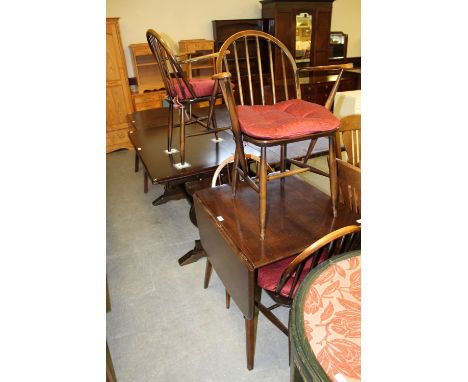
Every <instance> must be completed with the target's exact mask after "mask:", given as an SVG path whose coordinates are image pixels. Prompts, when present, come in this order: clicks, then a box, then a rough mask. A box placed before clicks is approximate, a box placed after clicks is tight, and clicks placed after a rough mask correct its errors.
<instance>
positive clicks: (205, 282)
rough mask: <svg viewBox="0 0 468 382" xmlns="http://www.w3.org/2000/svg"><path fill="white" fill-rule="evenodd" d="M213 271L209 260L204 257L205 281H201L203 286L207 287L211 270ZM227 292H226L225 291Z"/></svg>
mask: <svg viewBox="0 0 468 382" xmlns="http://www.w3.org/2000/svg"><path fill="white" fill-rule="evenodd" d="M212 271H213V266H212V265H211V263H210V260H208V259H206V267H205V281H204V283H203V288H205V289H206V288H208V285H209V284H210V278H211V272H212ZM226 293H227V292H226Z"/></svg>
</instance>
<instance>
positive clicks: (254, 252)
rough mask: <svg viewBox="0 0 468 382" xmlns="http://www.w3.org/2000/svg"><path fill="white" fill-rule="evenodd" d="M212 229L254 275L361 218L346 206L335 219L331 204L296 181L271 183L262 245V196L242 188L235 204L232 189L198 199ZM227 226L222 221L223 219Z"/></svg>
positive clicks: (203, 192)
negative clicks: (221, 236)
mask: <svg viewBox="0 0 468 382" xmlns="http://www.w3.org/2000/svg"><path fill="white" fill-rule="evenodd" d="M194 198H196V199H197V201H198V202H199V203H200V204H201V205H202V206H203V208H204V210H205V212H206V213H207V215H208V216H209V218H210V220H211V221H212V223H213V224H214V225H215V226H216V227H217V229H218V231H219V232H220V233H221V234H222V235H223V237H224V238H225V240H226V241H227V242H228V244H229V246H230V247H231V248H233V250H234V251H235V252H236V253H237V255H238V256H239V257H240V259H241V261H242V262H243V263H244V265H246V266H247V267H248V268H249V269H256V268H260V267H262V266H265V265H268V264H271V263H274V262H276V261H279V260H282V259H284V258H287V257H289V256H293V255H296V254H298V253H300V252H301V251H302V250H303V249H305V248H306V247H307V246H308V245H310V244H312V243H313V242H314V241H316V240H318V239H320V238H321V237H323V236H325V235H326V234H328V233H329V232H331V231H334V230H336V229H338V228H341V227H344V226H347V225H352V224H356V219H358V217H357V216H356V215H354V214H353V213H351V212H349V211H348V210H347V209H346V208H345V207H344V206H343V205H340V206H339V208H338V215H337V217H336V218H334V217H333V213H332V204H331V199H330V197H329V196H328V195H326V194H324V193H323V192H321V191H319V190H318V189H316V188H315V187H313V186H312V185H310V184H309V183H306V182H304V181H302V180H301V179H300V178H298V177H296V176H291V177H287V178H284V185H282V182H281V180H275V181H271V182H268V193H267V227H266V233H265V240H263V241H262V240H260V227H259V215H258V204H259V202H258V194H257V193H256V192H255V191H254V190H253V189H251V188H250V187H248V186H245V185H243V184H240V187H239V189H238V192H237V197H236V198H233V197H232V194H231V187H230V186H228V185H224V186H220V187H215V188H209V189H205V190H201V191H198V192H196V193H195V195H194ZM219 217H221V218H222V220H221V221H220V218H219Z"/></svg>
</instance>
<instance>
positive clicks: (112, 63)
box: [106, 17, 133, 152]
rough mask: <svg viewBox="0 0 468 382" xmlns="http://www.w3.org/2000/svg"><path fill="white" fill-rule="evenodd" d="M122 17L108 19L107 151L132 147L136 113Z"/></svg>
mask: <svg viewBox="0 0 468 382" xmlns="http://www.w3.org/2000/svg"><path fill="white" fill-rule="evenodd" d="M118 20H119V19H118V18H117V17H114V18H106V152H110V151H114V150H117V149H121V148H132V145H131V143H130V141H129V139H128V129H129V127H130V125H129V123H128V120H127V115H128V114H130V113H133V105H132V98H131V95H130V87H129V84H128V74H127V66H126V64H125V57H124V53H123V49H122V41H121V38H120V31H119V24H118Z"/></svg>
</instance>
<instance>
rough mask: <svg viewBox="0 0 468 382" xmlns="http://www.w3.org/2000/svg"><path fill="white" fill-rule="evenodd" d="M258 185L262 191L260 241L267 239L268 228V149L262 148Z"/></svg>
mask: <svg viewBox="0 0 468 382" xmlns="http://www.w3.org/2000/svg"><path fill="white" fill-rule="evenodd" d="M258 184H259V190H260V205H259V213H260V239H261V240H263V239H264V238H265V226H266V202H267V167H266V147H262V148H261V152H260V171H259V177H258Z"/></svg>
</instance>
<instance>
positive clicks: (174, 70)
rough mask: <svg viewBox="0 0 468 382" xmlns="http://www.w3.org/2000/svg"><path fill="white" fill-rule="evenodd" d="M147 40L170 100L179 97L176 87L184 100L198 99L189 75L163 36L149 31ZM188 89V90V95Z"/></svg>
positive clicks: (152, 30) (151, 30)
mask: <svg viewBox="0 0 468 382" xmlns="http://www.w3.org/2000/svg"><path fill="white" fill-rule="evenodd" d="M146 39H147V41H148V45H149V47H150V49H151V52H152V53H153V55H154V57H155V59H156V61H157V63H158V66H159V70H160V72H161V76H162V78H163V81H164V87H165V88H166V91H167V95H168V97H169V99H170V100H171V101H173V100H174V99H175V98H176V97H177V94H178V92H177V91H176V86H177V87H178V89H179V90H180V93H181V94H182V95H183V99H194V98H196V95H195V92H194V90H193V88H192V85H191V84H190V82H189V81H188V78H187V75H186V74H185V72H184V70H183V69H182V66H181V65H180V64H179V62H178V61H177V59H176V58H175V56H174V53H173V52H172V49H171V48H169V46H168V45H167V43H166V42H165V41H164V39H163V38H162V36H161V35H160V34H159V33H158V32H156V31H155V30H154V29H148V30H147V31H146ZM169 68H170V70H169ZM176 84H177V85H176ZM184 85H185V86H184ZM186 89H187V90H188V93H187V91H186Z"/></svg>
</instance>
